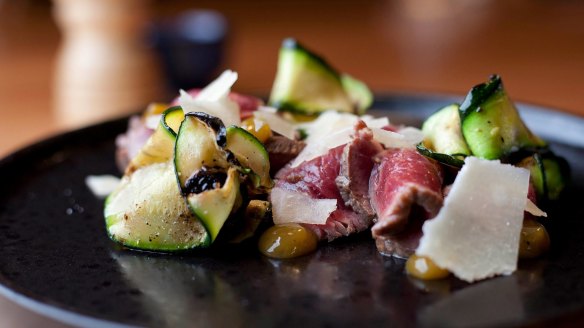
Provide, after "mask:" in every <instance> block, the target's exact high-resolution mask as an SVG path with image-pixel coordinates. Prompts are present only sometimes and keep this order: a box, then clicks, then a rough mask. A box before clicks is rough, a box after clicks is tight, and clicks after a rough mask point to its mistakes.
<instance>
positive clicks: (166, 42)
mask: <svg viewBox="0 0 584 328" xmlns="http://www.w3.org/2000/svg"><path fill="white" fill-rule="evenodd" d="M227 29H228V26H227V20H226V19H225V17H224V16H223V15H221V14H220V13H218V12H216V11H213V10H191V11H187V12H184V13H182V14H180V15H178V16H177V17H174V18H172V19H168V20H164V21H162V22H160V23H156V24H154V25H153V30H152V41H153V45H154V47H155V48H156V50H157V51H158V53H159V56H160V59H161V62H162V63H161V64H162V67H163V69H164V72H165V74H166V78H167V81H168V88H169V89H170V90H169V92H171V93H172V94H177V93H178V90H179V89H184V90H187V89H191V88H200V87H203V86H205V85H206V84H207V83H209V82H210V81H211V80H213V78H215V77H216V75H217V74H218V73H219V72H218V69H219V68H220V67H221V64H222V62H223V58H224V46H225V38H226V35H227Z"/></svg>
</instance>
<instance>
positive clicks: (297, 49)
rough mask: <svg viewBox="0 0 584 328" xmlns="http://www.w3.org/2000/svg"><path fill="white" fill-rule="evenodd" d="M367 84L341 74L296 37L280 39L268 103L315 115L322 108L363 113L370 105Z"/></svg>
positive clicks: (295, 111)
mask: <svg viewBox="0 0 584 328" xmlns="http://www.w3.org/2000/svg"><path fill="white" fill-rule="evenodd" d="M372 99H373V97H372V95H371V92H370V91H369V89H368V88H367V86H366V85H365V84H364V83H362V82H361V81H358V80H356V79H354V78H352V77H350V76H348V75H347V76H341V75H340V74H339V73H338V72H337V71H336V70H335V69H334V68H333V67H332V66H331V65H329V64H328V63H327V62H326V61H325V60H324V59H323V58H321V57H320V56H318V55H316V54H315V53H313V52H311V51H310V50H308V49H306V48H305V47H303V46H302V45H300V44H299V43H298V42H296V40H293V39H286V40H284V42H283V43H282V47H281V49H280V54H279V59H278V71H277V73H276V78H275V80H274V85H273V87H272V92H271V94H270V100H269V104H270V105H271V106H274V107H276V108H278V109H279V110H281V111H288V112H292V113H296V114H303V115H318V114H319V113H321V112H323V111H325V110H337V111H340V112H359V113H363V112H364V111H365V110H366V109H367V107H369V106H370V105H371V102H372Z"/></svg>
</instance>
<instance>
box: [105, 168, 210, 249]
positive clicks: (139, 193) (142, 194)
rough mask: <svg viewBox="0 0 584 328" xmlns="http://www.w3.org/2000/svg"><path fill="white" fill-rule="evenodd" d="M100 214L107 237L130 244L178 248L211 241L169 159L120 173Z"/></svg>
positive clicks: (188, 247) (133, 245)
mask: <svg viewBox="0 0 584 328" xmlns="http://www.w3.org/2000/svg"><path fill="white" fill-rule="evenodd" d="M104 216H105V222H106V229H107V233H108V235H109V237H110V238H111V239H112V240H114V241H116V242H119V243H121V244H122V245H125V246H127V247H130V248H136V249H142V250H150V251H180V250H188V249H192V248H199V247H207V246H209V244H210V242H211V238H210V235H209V234H208V233H207V231H206V229H205V227H204V226H203V225H202V224H201V222H200V221H199V220H198V219H197V218H196V217H195V216H194V215H193V214H192V213H191V211H190V210H189V208H188V206H187V204H186V202H185V201H184V198H183V196H182V195H181V193H180V191H179V189H178V187H177V184H176V178H175V174H174V170H173V165H172V163H171V162H170V161H168V162H164V163H155V164H151V165H148V166H145V167H142V168H140V169H137V170H136V171H134V172H133V173H132V174H130V175H126V176H124V178H123V179H122V182H121V183H120V185H119V186H118V187H117V188H116V190H115V191H114V192H113V193H112V194H111V195H110V196H109V197H108V198H107V199H106V202H105V209H104Z"/></svg>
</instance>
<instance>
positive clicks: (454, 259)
mask: <svg viewBox="0 0 584 328" xmlns="http://www.w3.org/2000/svg"><path fill="white" fill-rule="evenodd" d="M528 187H529V171H528V170H526V169H523V168H518V167H514V166H512V165H506V164H501V163H500V162H499V161H488V160H483V159H478V158H476V157H467V158H466V159H465V165H464V166H463V167H462V169H461V170H460V172H459V173H458V175H457V177H456V180H455V181H454V183H453V185H452V189H451V190H450V192H449V193H448V195H447V196H446V198H445V200H444V206H443V207H442V209H441V210H440V212H439V213H438V215H437V216H436V217H435V218H434V219H431V220H427V221H426V222H425V223H424V226H423V228H422V230H423V233H424V234H423V237H422V238H421V239H420V245H419V246H418V249H417V250H416V253H417V254H419V255H423V256H427V257H429V258H431V259H432V260H433V261H434V262H435V263H436V264H437V265H438V266H440V267H443V268H446V269H448V270H449V271H451V272H452V273H453V274H454V275H455V276H457V277H458V278H460V279H462V280H465V281H468V282H472V281H476V280H480V279H484V278H489V277H492V276H495V275H499V274H505V275H506V274H511V273H512V272H513V271H515V270H516V269H517V259H518V252H519V236H520V232H521V227H522V223H523V210H524V208H525V196H526V195H527V191H528Z"/></svg>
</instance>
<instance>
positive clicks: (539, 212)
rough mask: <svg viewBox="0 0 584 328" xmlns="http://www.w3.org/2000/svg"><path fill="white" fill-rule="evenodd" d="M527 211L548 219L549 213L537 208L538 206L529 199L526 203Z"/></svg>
mask: <svg viewBox="0 0 584 328" xmlns="http://www.w3.org/2000/svg"><path fill="white" fill-rule="evenodd" d="M525 211H526V212H527V213H529V214H531V215H534V216H543V217H546V218H547V213H546V212H544V211H542V210H541V209H540V208H539V207H537V205H535V204H534V203H533V202H532V201H531V199H529V198H527V201H526V202H525Z"/></svg>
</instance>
